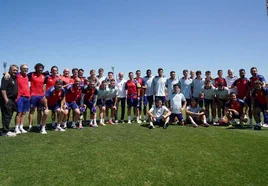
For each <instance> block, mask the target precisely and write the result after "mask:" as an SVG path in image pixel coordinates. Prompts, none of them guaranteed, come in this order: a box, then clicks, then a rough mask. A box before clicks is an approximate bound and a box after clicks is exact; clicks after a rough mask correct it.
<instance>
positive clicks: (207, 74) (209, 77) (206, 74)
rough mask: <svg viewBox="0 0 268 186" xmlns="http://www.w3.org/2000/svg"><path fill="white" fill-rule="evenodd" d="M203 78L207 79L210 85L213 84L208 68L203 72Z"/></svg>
mask: <svg viewBox="0 0 268 186" xmlns="http://www.w3.org/2000/svg"><path fill="white" fill-rule="evenodd" d="M205 76H206V77H205V80H209V81H210V83H211V85H212V86H213V84H214V79H213V78H212V77H211V72H210V71H209V70H208V71H206V72H205Z"/></svg>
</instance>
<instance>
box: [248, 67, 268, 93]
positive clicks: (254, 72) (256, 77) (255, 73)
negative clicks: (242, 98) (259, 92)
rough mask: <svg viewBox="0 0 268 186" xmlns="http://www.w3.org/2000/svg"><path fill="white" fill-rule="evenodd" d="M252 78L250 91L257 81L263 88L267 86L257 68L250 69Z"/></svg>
mask: <svg viewBox="0 0 268 186" xmlns="http://www.w3.org/2000/svg"><path fill="white" fill-rule="evenodd" d="M250 73H251V75H252V76H251V77H250V79H249V80H250V90H251V91H252V90H253V88H254V86H255V84H254V83H255V81H257V80H259V81H260V82H261V83H262V87H265V86H266V83H265V79H264V77H263V76H262V75H260V74H258V69H257V68H256V67H252V68H251V69H250Z"/></svg>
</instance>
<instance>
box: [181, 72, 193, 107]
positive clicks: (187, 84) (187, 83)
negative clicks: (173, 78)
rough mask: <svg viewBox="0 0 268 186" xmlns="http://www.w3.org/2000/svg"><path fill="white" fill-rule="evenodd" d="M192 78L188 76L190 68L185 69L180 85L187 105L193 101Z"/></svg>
mask: <svg viewBox="0 0 268 186" xmlns="http://www.w3.org/2000/svg"><path fill="white" fill-rule="evenodd" d="M191 86H192V80H191V78H189V77H188V70H183V77H182V78H181V79H180V81H179V87H180V89H181V93H182V94H183V95H184V97H185V99H186V102H187V105H189V104H190V102H191V96H192V95H191V88H192V87H191Z"/></svg>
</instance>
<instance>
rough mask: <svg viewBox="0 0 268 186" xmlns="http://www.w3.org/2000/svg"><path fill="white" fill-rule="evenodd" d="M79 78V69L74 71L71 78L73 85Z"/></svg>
mask: <svg viewBox="0 0 268 186" xmlns="http://www.w3.org/2000/svg"><path fill="white" fill-rule="evenodd" d="M77 77H78V68H73V69H72V76H71V83H72V84H73V83H74V82H75V78H77ZM80 80H81V79H80Z"/></svg>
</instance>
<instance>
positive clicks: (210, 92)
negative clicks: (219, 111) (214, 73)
mask: <svg viewBox="0 0 268 186" xmlns="http://www.w3.org/2000/svg"><path fill="white" fill-rule="evenodd" d="M202 93H204V98H205V99H210V100H212V99H214V97H215V93H216V92H215V88H214V87H213V86H211V87H210V88H208V89H207V88H205V86H203V87H202V88H201V90H200V94H202Z"/></svg>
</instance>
